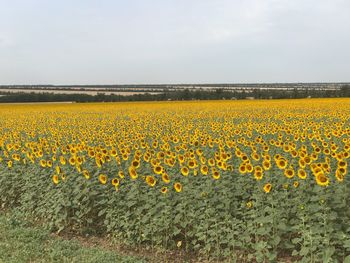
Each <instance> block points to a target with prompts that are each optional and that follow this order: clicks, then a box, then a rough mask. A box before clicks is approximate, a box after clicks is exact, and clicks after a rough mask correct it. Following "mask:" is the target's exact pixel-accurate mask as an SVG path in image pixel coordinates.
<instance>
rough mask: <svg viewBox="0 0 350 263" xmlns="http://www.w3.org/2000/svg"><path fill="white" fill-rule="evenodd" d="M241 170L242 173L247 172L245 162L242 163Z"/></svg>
mask: <svg viewBox="0 0 350 263" xmlns="http://www.w3.org/2000/svg"><path fill="white" fill-rule="evenodd" d="M239 172H240V173H241V174H245V173H246V172H247V169H246V165H245V163H242V164H241V165H240V166H239Z"/></svg>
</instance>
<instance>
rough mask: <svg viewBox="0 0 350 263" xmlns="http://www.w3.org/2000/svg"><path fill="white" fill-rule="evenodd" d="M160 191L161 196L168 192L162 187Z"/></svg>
mask: <svg viewBox="0 0 350 263" xmlns="http://www.w3.org/2000/svg"><path fill="white" fill-rule="evenodd" d="M160 191H161V192H162V194H166V193H167V192H168V188H167V187H166V186H164V187H162V189H161V190H160Z"/></svg>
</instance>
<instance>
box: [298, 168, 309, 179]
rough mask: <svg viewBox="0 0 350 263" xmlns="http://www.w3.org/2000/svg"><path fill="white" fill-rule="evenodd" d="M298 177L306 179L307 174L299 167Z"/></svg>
mask: <svg viewBox="0 0 350 263" xmlns="http://www.w3.org/2000/svg"><path fill="white" fill-rule="evenodd" d="M298 177H299V178H300V179H303V180H305V179H306V177H307V174H306V172H305V170H304V169H299V170H298Z"/></svg>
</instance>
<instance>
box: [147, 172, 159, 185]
mask: <svg viewBox="0 0 350 263" xmlns="http://www.w3.org/2000/svg"><path fill="white" fill-rule="evenodd" d="M146 183H147V184H148V185H149V186H151V187H154V186H155V185H156V183H157V181H156V179H155V178H154V176H152V175H147V176H146Z"/></svg>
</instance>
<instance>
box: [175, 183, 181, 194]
mask: <svg viewBox="0 0 350 263" xmlns="http://www.w3.org/2000/svg"><path fill="white" fill-rule="evenodd" d="M174 188H175V191H176V192H178V193H180V192H181V191H182V185H181V184H180V183H175V184H174Z"/></svg>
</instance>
